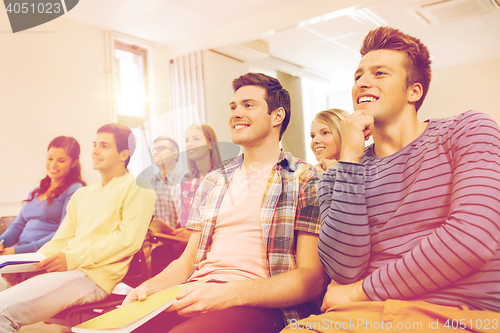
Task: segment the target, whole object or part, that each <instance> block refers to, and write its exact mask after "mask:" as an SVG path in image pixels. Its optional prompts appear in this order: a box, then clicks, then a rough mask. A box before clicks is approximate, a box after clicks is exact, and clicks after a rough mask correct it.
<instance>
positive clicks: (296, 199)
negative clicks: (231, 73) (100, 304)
mask: <svg viewBox="0 0 500 333" xmlns="http://www.w3.org/2000/svg"><path fill="white" fill-rule="evenodd" d="M233 89H234V91H235V93H234V96H233V100H232V102H231V103H230V107H231V114H230V117H229V125H230V127H231V133H232V140H233V142H234V143H236V144H238V145H240V146H242V147H243V154H242V155H240V156H238V157H236V158H235V159H233V160H232V161H229V162H227V163H225V164H223V165H222V167H221V168H220V169H218V170H215V171H213V172H211V173H209V174H208V175H207V176H206V177H205V179H204V180H203V183H202V184H201V186H200V188H199V189H198V191H197V193H196V196H195V198H194V201H193V209H192V210H191V216H190V217H189V221H188V224H187V228H188V229H191V230H192V234H191V238H190V240H189V243H188V245H187V248H186V250H185V251H184V253H183V254H182V256H181V257H180V258H179V259H178V260H176V261H174V262H172V264H171V265H169V266H168V267H167V268H166V269H165V270H164V271H163V272H161V273H160V274H158V275H157V276H155V277H154V278H152V279H151V280H149V281H147V282H145V283H144V284H142V285H141V286H139V287H138V288H136V289H135V290H134V291H132V292H131V293H130V294H129V295H128V296H127V299H126V300H125V302H124V303H129V302H132V301H135V300H138V299H139V300H142V299H145V298H146V297H147V296H148V295H151V294H153V293H155V292H158V291H160V290H163V289H165V288H167V287H170V286H172V285H176V284H179V283H183V282H186V281H193V280H200V279H211V280H212V281H217V282H221V283H205V284H198V285H194V286H190V287H187V288H185V289H184V290H183V291H182V292H181V293H180V294H178V295H177V302H175V303H174V304H173V305H172V306H171V307H170V308H169V310H168V311H170V312H168V313H164V314H162V315H160V316H158V317H156V318H154V319H153V320H151V321H150V322H148V323H146V324H145V325H143V326H142V327H141V328H140V329H138V330H137V331H140V332H153V331H155V332H156V331H162V332H197V331H203V332H218V333H219V332H239V333H242V332H248V333H250V332H259V333H260V332H279V331H280V330H281V329H282V328H283V327H284V324H285V323H289V322H290V321H291V320H293V319H298V318H303V317H304V316H307V315H308V313H311V312H313V311H316V310H317V307H315V306H316V305H317V303H315V302H314V301H315V300H317V299H319V298H321V296H322V293H323V292H324V290H325V285H326V282H327V281H326V274H325V272H324V270H323V268H322V266H321V263H320V261H319V258H318V254H317V244H318V233H319V226H320V225H319V207H318V199H317V190H318V183H319V177H320V176H319V174H318V173H317V172H316V171H315V169H314V168H313V167H312V166H311V165H309V164H307V163H304V162H302V161H300V160H298V159H296V158H294V157H293V156H292V155H291V154H290V153H288V152H285V151H282V150H281V149H280V146H279V141H280V139H281V136H282V134H283V132H284V131H285V129H286V127H287V125H288V123H289V121H290V96H289V94H288V92H287V91H286V90H285V89H284V88H283V87H282V86H281V84H280V83H279V81H278V80H276V79H274V78H271V77H269V76H266V75H264V74H256V73H248V74H245V75H243V76H240V77H239V78H237V79H235V80H234V81H233Z"/></svg>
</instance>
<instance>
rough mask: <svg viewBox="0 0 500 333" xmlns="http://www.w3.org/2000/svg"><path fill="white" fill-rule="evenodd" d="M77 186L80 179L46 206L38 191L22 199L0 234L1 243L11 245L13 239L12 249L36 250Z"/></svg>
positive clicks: (50, 232) (47, 237)
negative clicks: (24, 199)
mask: <svg viewBox="0 0 500 333" xmlns="http://www.w3.org/2000/svg"><path fill="white" fill-rule="evenodd" d="M80 187H82V184H80V183H74V184H72V185H71V186H70V187H68V188H67V189H66V191H64V192H63V193H61V194H60V195H59V197H57V198H56V199H54V201H52V203H51V204H50V205H48V206H47V200H41V201H39V200H38V194H35V196H34V198H33V200H31V201H25V202H24V203H23V206H22V208H21V211H20V212H19V215H17V217H16V219H15V221H14V222H13V223H12V224H11V225H10V227H9V228H8V229H7V230H5V232H4V233H3V234H2V235H0V241H1V240H2V239H3V240H4V243H3V246H4V247H11V246H13V245H15V244H16V243H17V246H16V247H15V248H14V250H15V252H16V253H28V252H36V251H37V250H38V249H39V248H40V247H41V246H42V245H43V244H45V243H47V242H48V241H49V240H50V239H51V238H52V236H54V233H55V232H56V230H57V228H59V224H60V223H61V221H62V219H63V218H64V216H65V215H66V205H67V204H68V202H69V199H70V198H71V196H72V195H73V193H74V192H75V191H76V190H77V189H78V188H80ZM37 188H38V187H37ZM37 188H35V189H37ZM35 189H34V190H35ZM34 190H33V191H34ZM30 197H31V193H30V194H29V196H28V198H30Z"/></svg>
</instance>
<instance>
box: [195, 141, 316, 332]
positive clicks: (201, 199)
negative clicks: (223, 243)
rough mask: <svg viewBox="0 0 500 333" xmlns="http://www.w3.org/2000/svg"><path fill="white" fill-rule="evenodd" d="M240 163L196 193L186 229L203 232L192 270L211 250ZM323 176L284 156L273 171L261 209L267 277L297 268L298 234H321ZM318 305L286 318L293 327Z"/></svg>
mask: <svg viewBox="0 0 500 333" xmlns="http://www.w3.org/2000/svg"><path fill="white" fill-rule="evenodd" d="M242 163H243V155H239V156H237V157H236V158H234V159H232V160H230V161H229V162H226V163H224V164H223V165H222V166H221V168H219V169H217V170H215V171H213V172H211V173H209V174H207V175H206V176H205V178H204V179H203V182H202V184H201V186H200V188H199V189H198V191H197V192H196V196H195V198H194V200H193V203H192V208H191V213H190V215H189V220H188V224H187V228H188V229H191V230H198V231H200V230H201V238H200V243H199V245H198V251H197V254H196V259H195V263H194V267H193V271H194V270H196V269H198V265H199V263H200V262H201V261H202V260H204V259H205V258H206V255H207V252H208V251H210V246H211V242H212V235H213V233H214V227H215V224H216V222H217V216H218V214H219V208H220V206H221V204H222V200H223V199H224V195H225V194H226V190H227V188H228V184H229V182H230V180H231V178H232V177H233V174H234V172H235V171H236V169H238V168H239V167H241V165H242ZM319 177H320V174H319V173H318V172H317V171H316V170H315V169H314V167H313V166H312V165H309V164H307V163H305V162H302V161H300V160H298V159H296V158H295V157H293V156H292V155H291V154H290V153H288V152H285V151H282V152H281V154H280V157H279V160H278V162H277V163H276V165H275V166H274V167H273V169H272V170H271V175H270V177H269V180H268V182H267V185H266V191H265V193H264V197H263V199H262V205H261V209H260V224H261V228H262V236H263V240H264V246H265V249H266V265H267V269H268V272H269V276H274V275H278V274H282V273H285V272H288V271H291V270H293V269H296V268H297V262H296V243H297V242H296V237H295V236H296V233H295V231H296V230H300V231H305V232H309V233H314V234H318V233H319V227H320V226H319V225H320V223H319V204H318V192H317V190H318V186H319ZM316 306H317V304H316V302H310V303H306V304H302V305H300V306H294V307H289V308H286V309H283V314H284V316H285V319H286V320H287V322H288V323H289V322H290V320H292V319H302V318H305V317H307V316H309V315H310V314H311V313H313V312H315V311H317V309H316Z"/></svg>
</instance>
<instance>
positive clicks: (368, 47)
mask: <svg viewBox="0 0 500 333" xmlns="http://www.w3.org/2000/svg"><path fill="white" fill-rule="evenodd" d="M376 50H394V51H401V52H403V53H404V54H405V55H406V61H405V62H404V64H403V65H404V66H405V68H406V71H407V73H408V74H407V77H406V87H409V86H410V85H411V84H414V83H420V84H421V85H422V88H423V93H422V97H421V98H420V100H418V101H417V102H416V103H415V108H416V109H417V111H418V109H420V106H422V103H423V102H424V99H425V96H426V95H427V92H428V91H429V85H430V83H431V76H432V74H431V60H430V56H429V50H428V49H427V47H426V46H425V45H424V44H422V42H421V41H420V39H418V38H415V37H412V36H409V35H407V34H405V33H403V32H401V31H400V30H398V29H395V28H390V27H379V28H377V29H375V30H372V31H370V32H369V33H368V35H366V37H365V39H364V41H363V45H362V46H361V49H360V50H359V52H360V53H361V56H365V54H367V53H368V52H371V51H376Z"/></svg>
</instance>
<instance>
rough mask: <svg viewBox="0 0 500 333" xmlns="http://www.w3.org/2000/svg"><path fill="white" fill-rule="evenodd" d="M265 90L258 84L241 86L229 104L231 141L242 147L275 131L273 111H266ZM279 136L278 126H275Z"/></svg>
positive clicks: (256, 143) (248, 145) (262, 140)
mask: <svg viewBox="0 0 500 333" xmlns="http://www.w3.org/2000/svg"><path fill="white" fill-rule="evenodd" d="M265 94H266V90H265V89H264V88H262V87H258V86H243V87H241V88H240V89H238V90H237V91H236V92H235V93H234V95H233V100H232V101H231V103H230V104H229V106H230V108H231V115H230V116H229V126H230V127H231V135H232V141H233V142H234V143H235V144H237V145H241V146H243V147H251V146H255V145H258V144H259V143H263V142H265V141H266V139H267V138H268V137H269V136H270V135H271V133H274V132H276V128H275V127H273V121H272V119H273V114H274V112H276V110H275V111H273V112H272V113H271V114H269V113H268V107H267V102H266V100H265ZM277 130H278V132H277V133H278V137H279V126H278V127H277Z"/></svg>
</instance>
